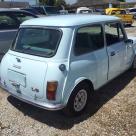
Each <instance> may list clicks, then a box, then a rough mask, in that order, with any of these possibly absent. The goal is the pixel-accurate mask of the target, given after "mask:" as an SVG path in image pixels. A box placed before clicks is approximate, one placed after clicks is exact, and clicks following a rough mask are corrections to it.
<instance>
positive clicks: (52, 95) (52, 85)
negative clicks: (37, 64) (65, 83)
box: [46, 81, 58, 100]
mask: <svg viewBox="0 0 136 136" xmlns="http://www.w3.org/2000/svg"><path fill="white" fill-rule="evenodd" d="M57 87H58V82H57V81H51V82H47V90H46V96H47V99H48V100H55V99H56V90H57Z"/></svg>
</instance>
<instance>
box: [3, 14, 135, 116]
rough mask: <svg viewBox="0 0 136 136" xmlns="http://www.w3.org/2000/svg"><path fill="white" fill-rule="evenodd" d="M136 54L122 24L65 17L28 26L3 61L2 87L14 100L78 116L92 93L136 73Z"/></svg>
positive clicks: (95, 18) (93, 17)
mask: <svg viewBox="0 0 136 136" xmlns="http://www.w3.org/2000/svg"><path fill="white" fill-rule="evenodd" d="M134 62H135V51H134V48H133V42H132V40H130V39H128V38H127V35H126V33H125V30H124V28H123V25H122V23H121V22H120V20H119V19H118V18H116V17H113V16H104V15H87V14H83V15H60V16H49V17H44V18H37V19H32V20H28V21H25V22H24V23H23V24H22V25H21V26H20V29H19V31H18V34H17V36H16V39H15V40H14V42H13V46H12V47H11V49H10V50H9V51H8V52H7V53H6V55H5V56H4V58H3V59H2V62H1V83H2V86H3V87H4V88H5V89H6V90H7V91H8V92H9V93H10V94H11V95H13V96H14V97H16V98H18V99H20V100H22V101H25V102H27V103H30V104H32V105H35V106H38V107H41V108H44V109H47V110H60V109H64V111H65V112H66V113H69V114H72V115H77V114H79V113H81V112H82V111H84V109H85V108H86V106H87V104H88V102H89V98H90V95H91V93H92V91H94V90H98V89H99V88H100V87H101V86H103V85H104V84H106V83H107V82H109V81H110V80H112V79H113V78H115V77H117V76H118V75H120V74H121V73H123V72H124V71H126V70H127V69H129V68H130V67H132V66H133V67H134V68H135V65H136V64H135V63H134Z"/></svg>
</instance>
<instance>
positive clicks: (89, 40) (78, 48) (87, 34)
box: [74, 25, 104, 55]
mask: <svg viewBox="0 0 136 136" xmlns="http://www.w3.org/2000/svg"><path fill="white" fill-rule="evenodd" d="M103 47H104V37H103V30H102V26H101V25H93V26H87V27H82V28H80V29H78V31H77V34H76V42H75V48H74V52H75V55H82V54H85V53H88V52H91V51H95V50H98V49H101V48H103Z"/></svg>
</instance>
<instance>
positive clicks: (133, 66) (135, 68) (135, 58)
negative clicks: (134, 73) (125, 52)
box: [132, 56, 136, 70]
mask: <svg viewBox="0 0 136 136" xmlns="http://www.w3.org/2000/svg"><path fill="white" fill-rule="evenodd" d="M132 69H133V70H136V56H135V57H134V60H133V63H132Z"/></svg>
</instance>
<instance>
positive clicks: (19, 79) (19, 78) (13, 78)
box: [8, 69, 26, 87]
mask: <svg viewBox="0 0 136 136" xmlns="http://www.w3.org/2000/svg"><path fill="white" fill-rule="evenodd" d="M8 79H9V81H10V82H15V83H18V84H20V85H22V86H23V87H26V75H25V74H22V73H19V72H16V71H13V70H10V69H9V70H8Z"/></svg>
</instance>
